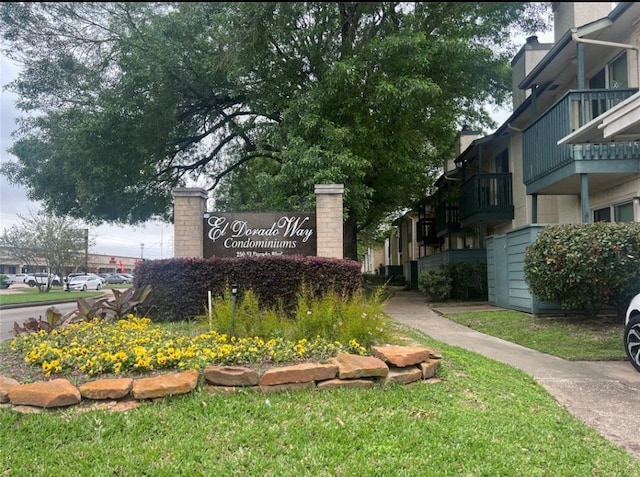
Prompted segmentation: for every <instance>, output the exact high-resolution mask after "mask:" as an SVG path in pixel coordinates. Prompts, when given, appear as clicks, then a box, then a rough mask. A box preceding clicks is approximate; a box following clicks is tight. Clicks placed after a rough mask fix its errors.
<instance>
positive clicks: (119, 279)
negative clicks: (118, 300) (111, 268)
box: [104, 273, 131, 285]
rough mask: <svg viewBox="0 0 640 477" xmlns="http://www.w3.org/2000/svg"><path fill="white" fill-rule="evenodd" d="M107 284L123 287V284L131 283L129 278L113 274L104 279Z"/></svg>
mask: <svg viewBox="0 0 640 477" xmlns="http://www.w3.org/2000/svg"><path fill="white" fill-rule="evenodd" d="M104 282H105V283H109V284H112V285H122V284H123V283H131V282H130V281H129V279H128V278H127V277H124V276H122V275H120V274H119V273H112V274H111V275H109V276H108V277H107V278H105V279H104Z"/></svg>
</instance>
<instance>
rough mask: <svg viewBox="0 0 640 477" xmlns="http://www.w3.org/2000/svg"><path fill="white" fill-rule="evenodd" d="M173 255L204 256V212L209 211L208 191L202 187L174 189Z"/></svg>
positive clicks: (186, 256) (177, 256)
mask: <svg viewBox="0 0 640 477" xmlns="http://www.w3.org/2000/svg"><path fill="white" fill-rule="evenodd" d="M172 193H173V256H174V257H176V258H202V257H203V256H204V238H203V235H204V217H203V216H204V213H205V212H206V211H207V197H208V196H207V191H206V190H204V189H201V188H189V187H178V188H175V189H173V191H172Z"/></svg>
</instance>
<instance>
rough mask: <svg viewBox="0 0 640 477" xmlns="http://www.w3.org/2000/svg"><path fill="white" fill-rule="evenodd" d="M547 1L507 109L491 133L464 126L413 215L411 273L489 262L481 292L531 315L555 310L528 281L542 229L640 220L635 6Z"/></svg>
mask: <svg viewBox="0 0 640 477" xmlns="http://www.w3.org/2000/svg"><path fill="white" fill-rule="evenodd" d="M612 5H615V6H614V8H613V9H612ZM553 8H554V35H555V38H554V42H553V43H540V42H539V41H538V39H537V37H535V36H533V37H530V38H528V39H527V41H526V43H525V45H523V47H522V48H521V49H520V51H519V52H518V53H517V54H516V56H515V57H514V59H513V60H512V63H511V64H512V70H513V112H512V113H511V115H510V116H509V118H508V119H507V120H506V121H505V122H504V124H502V125H501V126H500V127H499V128H498V129H497V130H496V131H495V132H494V133H493V134H491V135H487V136H481V135H480V134H479V133H478V132H477V131H472V130H469V129H468V128H463V129H462V130H461V131H460V133H459V135H458V137H457V141H456V155H455V157H454V158H452V159H451V160H448V161H446V165H445V167H444V171H443V174H442V175H441V176H440V178H439V179H438V181H437V183H436V191H435V192H434V193H433V194H431V195H430V196H429V197H425V198H424V200H423V201H421V203H420V204H418V205H417V207H416V208H415V209H416V211H415V212H413V214H414V216H415V217H416V224H417V225H416V226H417V230H416V233H415V234H414V237H415V238H416V240H417V247H418V250H419V256H418V257H417V258H414V260H415V261H416V262H417V263H416V266H415V267H414V268H415V271H416V273H418V274H419V273H420V272H421V271H422V270H431V269H435V268H437V267H439V266H440V265H442V264H447V263H453V262H457V261H468V262H477V261H486V263H487V269H488V285H489V301H490V302H491V303H492V304H495V305H497V306H501V307H505V308H512V309H516V310H521V311H526V312H531V313H540V312H552V311H554V310H556V311H557V310H558V305H557V304H554V303H544V302H540V301H539V300H537V298H536V297H534V296H532V295H531V293H530V292H529V289H528V287H527V285H526V283H525V281H524V271H523V263H524V253H525V249H526V247H527V246H528V245H529V244H530V243H532V242H533V241H534V240H535V237H536V235H537V233H538V232H539V231H540V230H541V229H542V228H544V227H545V226H546V225H549V224H570V223H588V222H593V221H599V220H607V221H635V222H640V126H639V125H640V94H639V93H638V87H639V85H640V80H639V78H640V65H639V61H638V56H639V48H640V3H638V2H626V3H618V4H612V3H608V2H607V3H605V2H593V3H586V2H584V3H580V2H555V3H554V4H553ZM402 258H403V259H405V257H402ZM406 259H408V257H407V258H406ZM406 259H405V262H406ZM405 262H401V263H398V265H401V266H403V269H404V270H411V267H407V266H406V263H405Z"/></svg>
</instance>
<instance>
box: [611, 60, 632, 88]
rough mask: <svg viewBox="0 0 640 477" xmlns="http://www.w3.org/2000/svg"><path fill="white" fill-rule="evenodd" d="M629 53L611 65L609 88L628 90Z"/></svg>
mask: <svg viewBox="0 0 640 477" xmlns="http://www.w3.org/2000/svg"><path fill="white" fill-rule="evenodd" d="M628 87H629V83H628V81H627V53H626V52H625V53H622V54H621V55H620V56H618V57H617V58H616V59H615V60H613V61H612V62H611V63H610V64H609V88H611V89H618V88H628Z"/></svg>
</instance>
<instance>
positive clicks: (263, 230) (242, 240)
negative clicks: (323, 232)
mask: <svg viewBox="0 0 640 477" xmlns="http://www.w3.org/2000/svg"><path fill="white" fill-rule="evenodd" d="M316 235H317V234H316V214H315V213H313V212H307V213H293V212H291V213H287V212H280V213H277V212H276V213H273V212H270V213H259V212H253V213H239V212H238V213H235V212H234V213H232V212H228V213H227V212H207V213H205V214H204V256H205V258H209V257H246V256H257V255H316V246H317V237H316Z"/></svg>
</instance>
